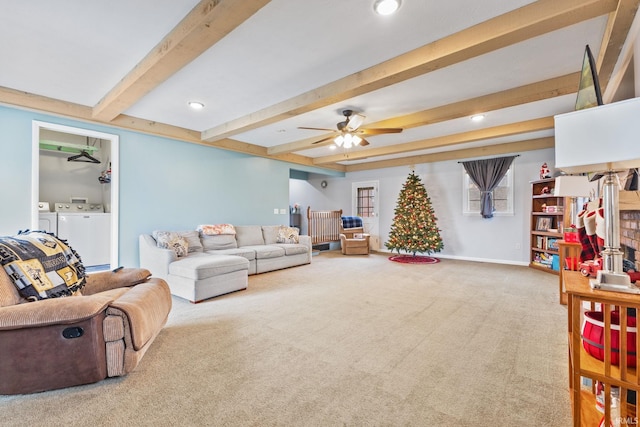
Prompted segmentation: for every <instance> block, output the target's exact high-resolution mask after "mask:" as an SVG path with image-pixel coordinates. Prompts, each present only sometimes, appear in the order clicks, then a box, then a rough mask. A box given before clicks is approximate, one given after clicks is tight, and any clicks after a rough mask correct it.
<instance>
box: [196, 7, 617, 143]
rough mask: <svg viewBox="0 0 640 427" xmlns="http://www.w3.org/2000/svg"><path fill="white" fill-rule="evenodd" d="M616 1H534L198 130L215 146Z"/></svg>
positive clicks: (517, 39) (601, 9) (592, 14)
mask: <svg viewBox="0 0 640 427" xmlns="http://www.w3.org/2000/svg"><path fill="white" fill-rule="evenodd" d="M616 6H617V1H615V0H538V1H536V2H533V3H530V4H528V5H526V6H523V7H521V8H519V9H516V10H514V11H511V12H508V13H505V14H503V15H500V16H497V17H495V18H492V19H489V20H487V21H484V22H482V23H480V24H477V25H475V26H473V27H470V28H468V29H465V30H462V31H459V32H458V33H455V34H452V35H450V36H448V37H444V38H442V39H440V40H437V41H435V42H433V43H430V44H428V45H425V46H422V47H420V48H417V49H414V50H412V51H410V52H408V53H406V54H403V55H399V56H397V57H395V58H392V59H389V60H387V61H385V62H382V63H380V64H377V65H374V66H372V67H370V68H367V69H365V70H362V71H360V72H357V73H354V74H351V75H349V76H347V77H344V78H342V79H339V80H336V81H334V82H331V83H328V84H326V85H324V86H321V87H318V88H316V89H313V90H310V91H308V92H306V93H303V94H301V95H298V96H296V97H293V98H290V99H288V100H286V101H283V102H281V103H278V104H275V105H272V106H270V107H267V108H264V109H262V110H259V111H256V112H252V113H250V114H248V115H246V116H244V117H240V118H238V119H235V120H231V121H229V122H226V123H223V124H221V125H218V126H215V127H213V128H210V129H208V130H205V131H204V132H202V139H203V140H206V141H211V142H214V141H216V140H219V139H223V138H226V137H229V136H232V135H234V134H237V133H241V132H246V131H249V130H252V129H256V128H258V127H261V126H265V125H268V124H272V123H275V122H278V121H280V120H284V119H287V118H290V117H292V116H295V115H298V114H303V113H307V112H309V111H312V110H315V109H318V108H321V107H325V106H327V105H331V104H334V103H336V102H340V101H343V100H345V99H349V98H353V97H356V96H359V95H362V94H365V93H369V92H372V91H374V90H377V89H382V88H384V87H387V86H390V85H392V84H396V83H399V82H402V81H405V80H408V79H411V78H413V77H417V76H420V75H422V74H425V73H428V72H431V71H434V70H438V69H442V68H444V67H447V66H449V65H453V64H456V63H460V62H463V61H465V60H468V59H471V58H474V57H477V56H479V55H482V54H485V53H488V52H491V51H495V50H497V49H500V48H503V47H506V46H510V45H513V44H515V43H519V42H522V41H524V40H527V39H529V38H532V37H536V36H539V35H542V34H546V33H548V32H551V31H554V30H558V29H561V28H564V27H567V26H569V25H573V24H576V23H578V22H582V21H584V20H587V19H591V18H595V17H597V16H601V15H605V14H607V13H610V12H612V11H613V10H615V8H616Z"/></svg>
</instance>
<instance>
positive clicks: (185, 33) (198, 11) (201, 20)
mask: <svg viewBox="0 0 640 427" xmlns="http://www.w3.org/2000/svg"><path fill="white" fill-rule="evenodd" d="M269 1H270V0H245V1H242V2H238V1H234V0H202V1H200V3H198V5H196V7H194V8H193V9H192V10H191V12H189V14H187V16H185V17H184V19H183V20H182V21H180V23H179V24H178V25H177V26H176V27H175V28H174V29H173V30H171V32H170V33H169V34H167V35H166V36H165V37H164V38H163V39H162V40H161V41H160V43H158V44H157V45H156V46H155V47H154V48H153V49H152V50H151V51H150V52H149V53H148V54H147V56H146V57H145V58H144V59H142V61H140V62H139V63H138V64H137V65H136V66H135V67H134V68H133V69H132V70H131V71H130V72H129V73H128V74H127V75H126V76H125V77H124V78H123V79H122V80H120V82H119V83H118V84H117V85H116V86H115V87H114V88H113V89H111V90H110V91H109V93H107V94H106V95H105V96H104V97H103V98H102V99H101V100H100V101H99V102H98V103H97V104H96V105H95V106H94V108H93V113H92V117H93V118H94V119H96V120H101V121H106V122H108V121H111V120H113V119H114V118H115V117H117V116H118V115H119V114H120V113H122V112H123V111H125V110H126V109H127V108H129V107H131V106H132V105H133V104H135V103H136V102H137V101H138V100H140V99H141V98H142V97H143V96H145V95H146V94H147V93H149V92H150V91H151V90H153V89H154V88H156V87H157V86H158V85H160V84H161V83H162V82H164V81H165V80H166V79H168V78H169V77H171V76H172V75H173V74H175V73H176V72H177V71H179V70H181V69H182V68H183V67H184V66H185V65H187V64H189V63H190V62H191V61H193V60H194V59H196V58H197V57H198V56H200V55H201V54H202V53H204V52H205V51H206V50H207V49H209V48H210V47H211V46H213V45H214V44H215V43H217V42H218V41H220V40H221V39H222V38H223V37H225V36H226V35H227V34H229V33H230V32H231V31H233V30H234V29H235V28H236V27H238V26H239V25H240V24H242V23H243V22H244V21H246V20H247V19H248V18H249V17H251V16H252V15H253V14H254V13H256V12H257V11H258V10H260V9H261V8H262V7H263V6H264V5H266V4H267V3H269Z"/></svg>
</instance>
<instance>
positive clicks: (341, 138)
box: [298, 110, 402, 148]
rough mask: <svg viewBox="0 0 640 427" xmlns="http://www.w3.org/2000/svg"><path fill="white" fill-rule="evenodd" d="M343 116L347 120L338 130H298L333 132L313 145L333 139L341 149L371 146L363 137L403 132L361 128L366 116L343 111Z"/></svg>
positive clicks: (400, 130) (394, 129) (340, 123)
mask: <svg viewBox="0 0 640 427" xmlns="http://www.w3.org/2000/svg"><path fill="white" fill-rule="evenodd" d="M342 115H343V116H344V117H345V120H344V121H342V122H339V123H337V124H336V128H337V130H336V129H326V128H311V127H299V128H298V129H310V130H324V131H328V132H333V133H334V135H331V136H328V137H326V138H322V139H320V140H318V141H315V142H313V143H312V144H319V143H321V142H324V141H328V140H330V139H333V141H334V142H335V144H336V145H337V146H338V147H341V146H343V145H344V148H351V147H352V146H355V145H360V146H365V145H369V141H367V140H366V139H364V138H363V136H366V135H381V134H383V133H400V132H402V128H377V129H366V128H360V126H361V125H362V123H364V119H365V116H364V115H363V114H360V113H355V114H354V113H353V110H343V111H342ZM335 134H337V135H335Z"/></svg>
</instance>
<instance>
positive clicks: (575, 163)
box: [555, 98, 640, 173]
mask: <svg viewBox="0 0 640 427" xmlns="http://www.w3.org/2000/svg"><path fill="white" fill-rule="evenodd" d="M555 147H556V152H555V154H556V168H558V169H561V170H563V171H565V172H567V173H585V172H602V171H611V170H614V171H619V170H624V169H631V168H637V167H640V98H633V99H628V100H625V101H620V102H615V103H612V104H607V105H600V106H597V107H593V108H587V109H585V110H579V111H573V112H571V113H566V114H560V115H557V116H555Z"/></svg>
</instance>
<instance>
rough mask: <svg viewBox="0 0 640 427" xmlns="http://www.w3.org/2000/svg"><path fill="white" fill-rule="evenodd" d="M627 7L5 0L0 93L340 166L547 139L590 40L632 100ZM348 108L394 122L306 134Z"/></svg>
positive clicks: (611, 89)
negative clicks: (387, 12)
mask: <svg viewBox="0 0 640 427" xmlns="http://www.w3.org/2000/svg"><path fill="white" fill-rule="evenodd" d="M638 3H640V0H620V1H616V0H539V1H527V0H510V1H504V0H448V1H446V2H441V1H427V0H403V1H402V4H401V7H400V9H399V10H398V12H397V13H396V14H395V15H392V16H379V15H376V14H375V13H374V11H373V0H349V1H344V0H323V1H310V0H271V1H269V0H243V1H238V0H235V1H233V0H218V1H214V0H207V1H196V0H135V1H130V0H111V1H108V2H107V1H104V2H97V1H93V2H88V1H86V0H60V1H55V2H52V1H50V0H29V1H22V2H17V1H11V2H10V1H5V2H1V3H0V36H1V38H2V40H3V46H2V48H0V52H1V53H2V55H1V56H2V68H1V71H0V103H3V104H5V105H11V106H19V107H21V108H29V109H35V110H39V111H45V112H49V113H53V114H55V115H62V116H66V117H71V118H76V119H80V120H86V121H92V122H98V123H104V124H108V125H113V126H117V127H120V128H125V129H130V130H136V131H141V132H145V133H151V134H156V135H161V136H166V137H170V138H175V139H178V140H181V141H184V142H185V143H195V144H204V145H208V146H212V147H218V148H222V149H225V150H232V151H237V152H241V153H247V154H251V155H255V156H261V157H268V158H273V159H278V160H283V161H287V162H292V163H296V164H300V165H304V166H311V167H319V168H324V169H329V170H334V171H341V172H349V171H357V170H365V169H376V168H381V167H390V166H399V165H410V164H418V163H425V162H431V161H440V160H451V159H462V158H472V157H480V156H489V155H498V154H505V153H513V152H522V151H527V150H536V149H542V148H549V147H553V144H554V138H553V135H554V132H553V116H554V115H555V114H559V113H564V112H568V111H572V110H573V109H574V108H575V99H576V91H577V88H578V84H579V70H580V68H581V64H582V57H583V54H584V49H585V46H586V45H589V46H590V48H591V50H592V51H593V53H594V56H595V58H596V62H597V66H598V73H599V76H600V83H601V86H602V90H603V92H604V93H605V102H611V101H612V100H615V97H620V96H621V95H620V93H621V92H623V95H622V96H623V97H633V96H634V95H633V91H631V92H630V93H629V91H627V93H626V94H625V93H624V88H625V85H624V82H625V80H627V79H628V76H629V75H630V72H629V69H630V68H631V67H630V66H629V64H630V63H631V53H630V52H631V49H630V48H629V43H625V41H627V40H628V39H636V38H637V37H638V35H637V34H634V32H637V30H636V28H637V26H638V25H637V24H635V25H632V24H634V22H635V21H637V20H635V16H636V11H637V8H638ZM634 20H635V21H634ZM189 101H198V102H202V103H203V104H204V105H205V108H204V109H202V110H200V111H194V110H192V109H190V108H189V107H188V105H187V103H188V102H189ZM345 109H351V110H353V111H354V112H356V113H360V114H363V115H364V116H366V118H365V120H364V123H363V125H362V126H361V127H362V128H388V127H400V128H402V129H404V131H403V132H402V133H395V134H382V135H371V136H367V137H366V138H367V140H368V141H369V142H370V145H368V146H366V147H355V148H353V149H350V150H344V149H334V150H332V149H331V146H332V145H333V142H332V140H331V139H327V140H326V141H324V142H321V143H317V144H313V143H314V142H316V141H318V140H322V139H326V138H328V136H330V135H331V134H330V133H329V132H327V131H322V130H308V129H299V127H316V128H329V129H334V128H335V127H336V124H337V123H338V122H340V121H342V120H343V119H344V117H343V116H342V113H341V112H342V111H343V110H345ZM477 113H484V114H485V120H484V121H482V122H480V123H476V122H472V121H471V120H470V119H469V117H470V116H471V115H473V114H477Z"/></svg>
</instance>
